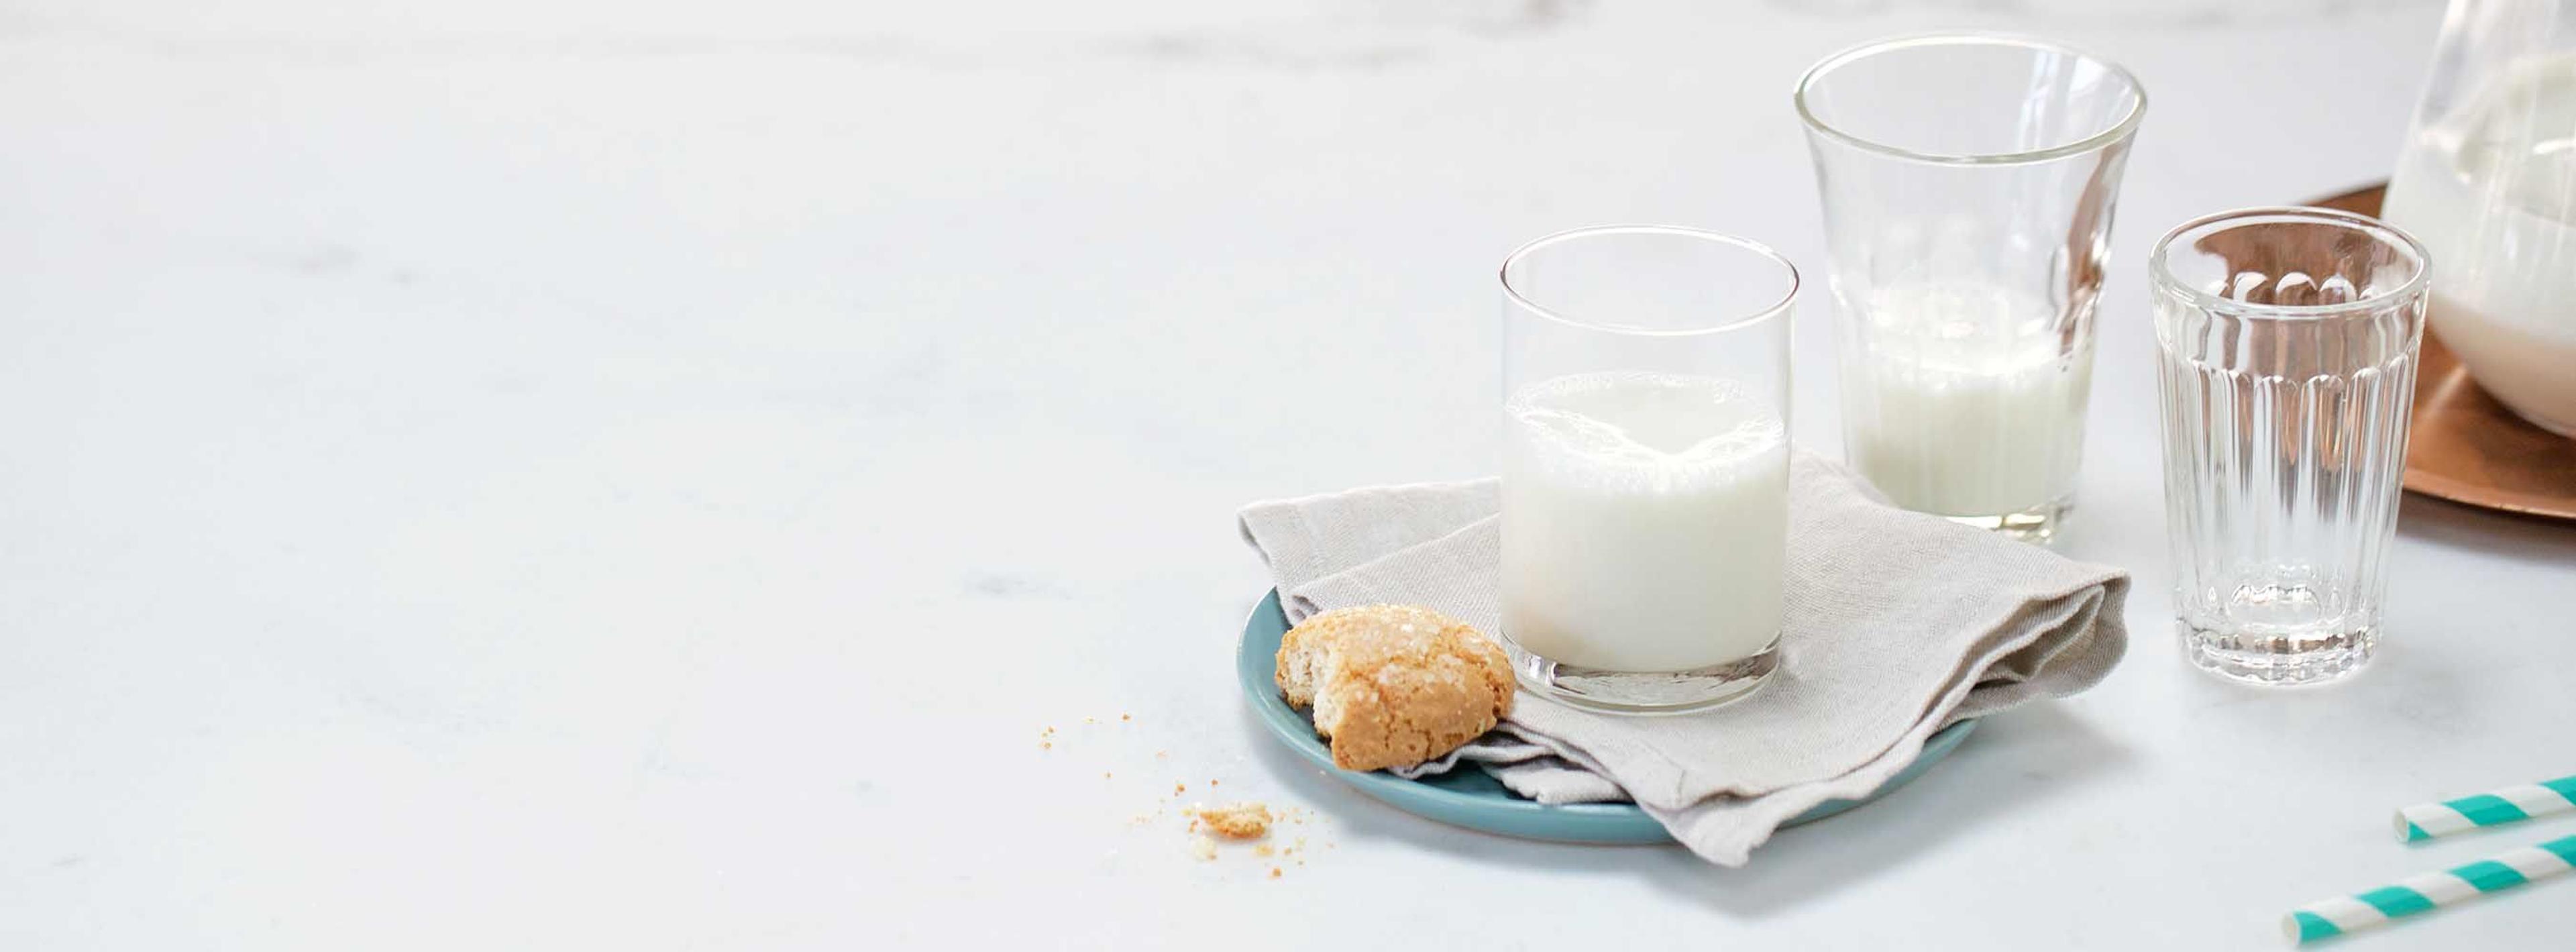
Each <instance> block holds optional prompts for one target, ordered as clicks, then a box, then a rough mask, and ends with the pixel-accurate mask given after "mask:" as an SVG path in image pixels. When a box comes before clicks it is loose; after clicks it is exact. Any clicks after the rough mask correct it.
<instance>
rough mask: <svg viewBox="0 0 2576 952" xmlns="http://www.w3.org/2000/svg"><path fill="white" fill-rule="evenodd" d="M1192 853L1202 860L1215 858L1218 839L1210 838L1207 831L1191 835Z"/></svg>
mask: <svg viewBox="0 0 2576 952" xmlns="http://www.w3.org/2000/svg"><path fill="white" fill-rule="evenodd" d="M1190 855H1192V856H1196V857H1198V858H1199V859H1201V860H1211V859H1215V858H1216V841H1215V840H1213V839H1210V838H1208V835H1207V834H1205V833H1201V834H1199V835H1197V836H1193V837H1190Z"/></svg>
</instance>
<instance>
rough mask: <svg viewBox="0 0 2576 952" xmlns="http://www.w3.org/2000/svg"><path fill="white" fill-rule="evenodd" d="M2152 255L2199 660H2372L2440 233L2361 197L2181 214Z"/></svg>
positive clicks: (2175, 515) (2254, 674)
mask: <svg viewBox="0 0 2576 952" xmlns="http://www.w3.org/2000/svg"><path fill="white" fill-rule="evenodd" d="M2151 270H2152V271H2153V273H2154V283H2155V290H2154V294H2155V312H2156V335H2157V343H2158V365H2159V374H2158V385H2159V390H2160V391H2161V393H2162V397H2163V431H2164V462H2165V517H2166V520H2167V527H2168V536H2169V537H2170V539H2171V543H2172V546H2173V564H2174V574H2175V581H2174V611H2175V614H2176V616H2177V623H2178V626H2179V628H2180V629H2181V633H2182V637H2183V639H2184V642H2185V645H2186V648H2187V649H2188V651H2189V653H2190V656H2191V658H2192V660H2193V661H2194V663H2196V664H2199V665H2201V666H2202V667H2205V668H2208V669H2210V670H2213V671H2216V672H2218V673H2220V674H2224V675H2227V676H2229V677H2234V678H2238V679H2241V680H2247V681H2256V682H2263V683H2300V682H2307V681H2316V680H2323V679H2327V678H2332V677H2335V676H2337V675H2340V674H2343V673H2346V672H2349V671H2352V670H2354V669H2356V668H2358V667H2359V666H2360V665H2362V664H2363V663H2364V662H2366V661H2368V660H2369V658H2370V654H2371V650H2372V647H2373V646H2374V645H2375V644H2376V641H2377V638H2378V632H2379V627H2380V602H2381V595H2382V593H2383V592H2385V591H2386V588H2387V556H2388V549H2389V545H2390V542H2391V539H2392V537H2393V535H2394V533H2395V531H2396V524H2397V496H2398V484H2399V478H2400V476H2401V474H2402V473H2403V472H2404V470H2405V465H2406V424H2407V415H2408V413H2409V411H2410V410H2411V409H2412V406H2413V403H2414V392H2415V364H2416V349H2417V346H2418V344H2419V343H2420V341H2421V340H2422V337H2423V332H2424V310H2425V303H2426V300H2427V298H2428V291H2427V288H2428V284H2429V282H2428V281H2427V280H2426V278H2427V276H2428V275H2427V272H2428V264H2427V260H2426V257H2425V255H2424V252H2423V249H2422V248H2421V247H2420V246H2419V245H2417V244H2416V243H2415V241H2414V239H2412V238H2409V237H2407V236H2406V235H2405V234H2403V233H2402V232H2399V231H2397V230H2395V229H2392V228H2389V227H2387V226H2384V225H2381V224H2378V223H2376V222H2374V221H2371V220H2370V219H2367V218H2363V217H2361V216H2357V215H2349V214H2345V213H2343V212H2336V211H2328V210H2324V209H2291V208H2270V209H2248V210H2244V211H2236V212H2227V213H2223V214H2219V215H2213V216H2210V217H2207V218H2203V219H2199V220H2197V221H2194V222H2191V223H2189V224H2186V225H2184V226H2182V227H2181V228H2178V229H2176V230H2175V231H2174V232H2173V233H2172V234H2170V235H2167V236H2166V237H2165V239H2164V241H2163V242H2161V243H2159V244H2158V245H2157V246H2156V250H2155V254H2154V260H2153V264H2152V266H2151Z"/></svg>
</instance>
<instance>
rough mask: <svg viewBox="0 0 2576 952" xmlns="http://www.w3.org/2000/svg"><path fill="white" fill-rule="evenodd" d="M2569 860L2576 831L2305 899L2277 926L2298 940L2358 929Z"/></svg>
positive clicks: (2552, 872) (2554, 870)
mask: <svg viewBox="0 0 2576 952" xmlns="http://www.w3.org/2000/svg"><path fill="white" fill-rule="evenodd" d="M2570 866H2576V836H2562V837H2559V838H2557V839H2554V840H2551V841H2549V842H2546V843H2542V844H2540V845H2538V846H2526V847H2523V848H2521V849H2518V850H2514V851H2512V852H2509V853H2505V854H2503V855H2500V856H2494V857H2489V858H2487V859H2482V860H2479V861H2477V862H2474V863H2470V864H2468V865H2466V866H2456V867H2452V868H2451V869H2448V870H2444V871H2442V872H2438V873H2425V874H2423V875H2421V876H2409V877H2407V878H2406V879H2405V881H2403V882H2400V883H2398V884H2397V885H2394V886H2383V887H2380V888H2378V889H2373V890H2371V891H2369V892H2366V893H2359V894H2356V895H2351V896H2336V897H2334V898H2332V899H2326V900H2321V901H2318V902H2312V903H2309V904H2307V905H2304V906H2301V907H2299V908H2298V909H2296V910H2293V911H2291V913H2290V914H2289V915H2286V916H2282V917H2281V932H2282V933H2283V934H2285V935H2288V936H2289V937H2290V939H2291V940H2292V941H2296V942H2314V941H2316V940H2318V939H2324V938H2329V937H2332V936H2339V935H2342V934H2344V933H2346V932H2358V931H2360V930H2363V929H2368V928H2370V927H2372V926H2376V925H2379V924H2381V923H2384V922H2387V921H2388V920H2390V919H2395V918H2399V917H2401V916H2411V915H2414V914H2416V913H2419V912H2423V911H2425V910H2427V909H2438V908H2440V907H2443V906H2456V905H2459V904H2460V903H2462V902H2465V901H2467V900H2469V899H2471V898H2474V897H2477V896H2483V895H2486V894H2487V893H2491V892H2499V891H2502V890H2506V889H2512V888H2513V887H2515V886H2520V885H2522V884H2524V883H2527V882H2530V881H2532V880H2535V879H2545V878H2547V877H2550V876H2556V875H2558V874H2560V873H2563V872H2566V871H2567V870H2568V868H2569V867H2570Z"/></svg>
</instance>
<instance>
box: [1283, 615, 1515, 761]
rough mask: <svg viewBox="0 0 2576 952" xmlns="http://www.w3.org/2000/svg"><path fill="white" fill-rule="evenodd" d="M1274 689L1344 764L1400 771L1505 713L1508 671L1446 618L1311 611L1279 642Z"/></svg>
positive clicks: (1496, 651) (1489, 647) (1482, 642)
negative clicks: (1310, 716) (1305, 711)
mask: <svg viewBox="0 0 2576 952" xmlns="http://www.w3.org/2000/svg"><path fill="white" fill-rule="evenodd" d="M1278 681H1279V690H1280V692H1281V693H1283V694H1286V695H1287V697H1288V703H1290V704H1294V705H1296V706H1298V707H1310V708H1313V710H1314V718H1315V733H1316V734H1318V735H1321V736H1324V737H1328V738H1331V739H1332V742H1333V765H1334V766H1337V767H1340V768H1342V769H1344V770H1378V769H1382V768H1386V767H1404V766H1411V765H1413V764H1418V763H1421V762H1423V761H1426V760H1430V759H1432V758H1435V757H1438V756H1440V755H1442V754H1446V753H1448V752H1450V751H1452V750H1456V749H1458V746H1459V745H1461V744H1464V743H1466V742H1468V741H1470V740H1473V739H1475V738H1476V736H1477V735H1479V734H1482V733H1484V732H1486V731H1488V730H1492V729H1493V727H1494V724H1495V723H1496V722H1499V721H1501V720H1502V718H1503V716H1504V715H1506V714H1510V713H1511V711H1512V690H1513V684H1512V667H1511V662H1510V661H1509V660H1507V659H1505V658H1504V657H1503V650H1502V648H1500V647H1498V646H1496V645H1495V644H1494V643H1493V642H1492V641H1491V640H1489V639H1487V638H1486V637H1485V636H1484V635H1482V634H1479V633H1478V632H1477V631H1476V629H1474V628H1470V627H1468V626H1467V625H1466V623H1464V622H1461V621H1459V620H1457V619H1455V618H1451V617H1449V616H1447V615H1443V614H1441V613H1439V612H1436V611H1432V610H1431V609H1428V608H1420V607H1416V606H1412V605H1368V606H1364V607H1360V608H1340V609H1334V610H1332V611H1328V612H1324V613H1321V614H1318V615H1316V616H1314V617H1312V618H1308V619H1306V620H1305V621H1304V622H1302V623H1299V624H1298V625H1297V627H1295V628H1292V629H1289V630H1288V634H1287V636H1286V637H1284V638H1282V639H1280V642H1279V669H1278Z"/></svg>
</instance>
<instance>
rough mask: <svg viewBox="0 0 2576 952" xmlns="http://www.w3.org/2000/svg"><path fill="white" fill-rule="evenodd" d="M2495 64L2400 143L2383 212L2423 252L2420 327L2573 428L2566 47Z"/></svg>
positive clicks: (2574, 150) (2575, 322) (2502, 395)
mask: <svg viewBox="0 0 2576 952" xmlns="http://www.w3.org/2000/svg"><path fill="white" fill-rule="evenodd" d="M2504 77H2505V78H2504V79H2503V80H2502V81H2501V82H2499V83H2497V84H2496V86H2495V88H2493V89H2489V90H2482V91H2480V93H2479V94H2478V95H2477V97H2476V98H2475V100H2473V102H2472V104H2471V105H2469V106H2467V107H2464V108H2463V109H2461V110H2459V112H2458V113H2457V115H2459V116H2460V118H2459V119H2458V120H2456V121H2454V122H2452V123H2450V124H2447V125H2440V126H2431V127H2427V128H2425V129H2424V130H2423V131H2421V132H2419V133H2418V134H2417V135H2416V138H2415V140H2414V141H2413V142H2410V143H2408V144H2407V149H2406V154H2405V156H2403V157H2402V158H2401V159H2400V160H2399V162H2398V171H2397V178H2396V180H2395V183H2394V184H2392V185H2391V186H2390V187H2389V192H2388V207H2387V215H2386V217H2387V219H2388V220H2389V221H2390V222H2391V223H2394V224H2395V225H2397V226H2398V227H2400V228H2404V229H2406V230H2407V231H2408V232H2409V233H2412V234H2413V235H2414V236H2415V238H2416V240H2418V241H2421V242H2423V243H2424V247H2425V249H2426V250H2428V251H2430V252H2432V253H2433V307H2432V320H2433V332H2434V333H2436V334H2438V335H2440V336H2441V338H2442V343H2444V344H2447V345H2449V346H2450V348H2451V350H2452V352H2454V353H2457V354H2458V355H2459V356H2460V362H2461V363H2463V364H2466V365H2468V368H2469V373H2470V374H2471V375H2472V376H2475V377H2476V378H2477V380H2478V385H2479V386H2481V387H2484V388H2485V389H2486V391H2487V392H2488V393H2489V394H2492V395H2494V396H2495V398H2496V399H2497V400H2499V401H2501V402H2503V403H2504V404H2505V405H2506V406H2508V407H2511V408H2513V410H2514V412H2516V413H2520V414H2522V415H2523V417H2524V418H2525V419H2529V420H2531V421H2532V422H2534V423H2537V424H2540V425H2541V426H2544V427H2548V428H2549V429H2552V430H2555V431H2558V432H2559V433H2562V434H2568V435H2576V57H2569V56H2558V57H2551V58H2547V59H2541V60H2535V61H2532V62H2530V63H2526V64H2524V65H2523V66H2522V67H2521V68H2519V69H2516V70H2513V71H2511V72H2508V73H2506V74H2504Z"/></svg>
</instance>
